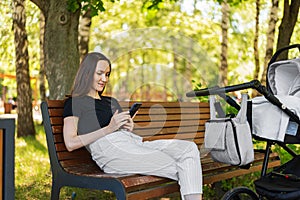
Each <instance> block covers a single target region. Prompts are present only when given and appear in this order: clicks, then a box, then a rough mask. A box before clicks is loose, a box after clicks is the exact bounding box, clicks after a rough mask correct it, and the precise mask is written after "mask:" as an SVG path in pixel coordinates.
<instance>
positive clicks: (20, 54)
mask: <svg viewBox="0 0 300 200" xmlns="http://www.w3.org/2000/svg"><path fill="white" fill-rule="evenodd" d="M13 4H14V7H13V8H14V13H13V30H14V41H15V51H16V77H17V95H18V96H17V103H18V122H17V136H18V137H21V136H27V135H35V129H34V123H33V117H32V90H31V87H30V76H29V63H28V60H29V56H28V41H27V32H26V29H25V27H26V14H25V0H14V1H13Z"/></svg>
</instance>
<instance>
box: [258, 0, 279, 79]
mask: <svg viewBox="0 0 300 200" xmlns="http://www.w3.org/2000/svg"><path fill="white" fill-rule="evenodd" d="M277 21H278V0H272V7H271V10H270V17H269V24H268V31H267V43H266V53H265V59H264V65H263V67H262V69H263V73H262V77H261V83H262V84H263V85H266V76H267V69H268V63H269V61H270V59H271V58H272V55H273V47H274V40H275V30H276V23H277Z"/></svg>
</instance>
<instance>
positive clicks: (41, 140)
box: [15, 124, 299, 200]
mask: <svg viewBox="0 0 300 200" xmlns="http://www.w3.org/2000/svg"><path fill="white" fill-rule="evenodd" d="M36 131H37V135H36V136H35V137H32V136H29V137H24V138H16V140H15V199H20V200H21V199H22V200H25V199H28V200H44V199H45V200H48V199H50V194H51V182H52V180H51V170H50V163H49V156H48V150H47V144H46V136H45V133H44V128H43V126H42V125H40V124H37V125H36ZM291 147H292V148H293V149H294V150H296V151H297V152H299V149H298V148H299V147H298V146H296V145H292V146H291ZM275 150H276V151H279V152H280V154H281V159H282V161H283V163H284V162H285V161H287V160H289V159H290V157H289V156H288V155H286V153H284V152H283V151H282V150H279V149H275ZM258 177H259V172H258V173H254V174H249V175H245V176H242V177H237V178H233V179H231V180H226V181H222V182H221V183H220V184H221V189H222V190H223V191H227V190H229V189H231V188H234V187H237V186H241V185H243V186H247V187H250V188H252V189H253V188H254V187H253V181H249V180H256V179H257V178H258ZM203 191H204V198H203V199H206V200H213V199H218V198H216V196H218V195H217V194H216V190H215V188H214V187H212V186H211V185H207V186H204V188H203ZM74 196H76V197H75V198H74ZM72 197H73V198H72ZM60 199H62V200H63V199H66V200H67V199H76V200H77V199H80V200H85V199H89V200H93V199H100V200H113V199H115V198H114V195H113V194H112V193H111V192H107V191H105V192H101V191H96V190H87V189H80V188H71V187H63V188H62V189H61V194H60ZM164 199H165V200H167V199H172V200H177V199H179V198H178V197H172V196H171V198H164Z"/></svg>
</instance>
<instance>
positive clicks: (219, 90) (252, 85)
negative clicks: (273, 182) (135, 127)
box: [186, 44, 300, 200]
mask: <svg viewBox="0 0 300 200" xmlns="http://www.w3.org/2000/svg"><path fill="white" fill-rule="evenodd" d="M293 48H298V49H299V51H300V44H294V45H290V46H287V47H284V48H281V49H279V50H277V51H276V52H275V54H274V55H273V56H272V58H271V60H270V62H269V64H268V70H269V67H270V65H271V64H272V63H274V62H275V61H276V60H277V58H278V56H279V55H280V54H281V53H282V52H283V51H287V50H290V49H293ZM245 89H255V90H257V91H258V92H259V93H260V94H262V95H263V96H264V97H265V98H266V99H267V100H268V101H269V102H270V103H272V104H273V105H275V106H277V107H278V108H279V109H280V110H282V111H283V112H284V113H286V114H287V115H288V116H289V117H290V120H291V121H294V122H296V123H297V124H298V125H300V120H299V117H298V116H297V115H296V114H294V113H293V112H292V111H291V110H290V109H289V108H287V107H285V106H284V105H283V104H282V103H281V102H280V101H279V99H278V98H277V97H276V96H274V94H273V92H272V90H271V88H270V85H269V80H268V76H267V85H266V86H264V85H262V84H261V83H260V81H258V80H252V81H250V82H246V83H242V84H237V85H232V86H225V87H219V86H215V87H211V88H204V89H200V90H195V91H191V92H188V93H186V96H187V97H199V96H209V95H218V96H220V97H221V98H223V99H224V100H225V101H226V102H227V103H228V104H229V105H230V106H232V107H234V108H236V109H237V110H239V109H240V106H239V104H238V103H236V101H235V100H234V99H233V98H231V97H230V96H229V95H227V94H226V93H228V92H233V91H239V90H245ZM249 124H251V123H250V122H249ZM253 137H254V138H256V139H257V140H261V141H265V142H266V147H265V149H264V160H263V164H262V170H261V175H260V177H264V176H266V175H267V169H268V168H267V166H268V161H269V155H270V153H271V147H272V146H273V145H276V144H277V145H278V146H280V147H281V148H283V149H284V150H285V151H286V152H287V153H289V154H290V155H291V156H292V157H293V158H295V157H296V156H297V153H296V152H294V151H293V150H292V149H291V148H289V147H288V146H287V144H291V143H293V142H292V141H293V140H297V143H300V127H298V129H297V134H296V136H289V135H286V136H285V138H286V139H285V141H284V142H280V141H274V140H270V139H264V138H260V137H258V136H253ZM299 190H300V188H299ZM239 194H247V195H248V197H251V199H255V200H256V199H257V200H259V199H263V196H262V195H257V194H256V193H255V192H254V191H252V190H251V189H249V188H247V187H237V188H233V189H232V190H230V191H228V192H227V193H226V194H225V195H224V196H223V198H222V199H223V200H232V199H239V197H238V195H239Z"/></svg>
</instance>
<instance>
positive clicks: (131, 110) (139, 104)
mask: <svg viewBox="0 0 300 200" xmlns="http://www.w3.org/2000/svg"><path fill="white" fill-rule="evenodd" d="M141 105H142V103H139V102H136V103H134V104H133V105H132V106H131V108H130V109H129V114H130V116H131V117H133V116H134V114H135V113H136V112H137V111H138V109H139V108H140V107H141Z"/></svg>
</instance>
